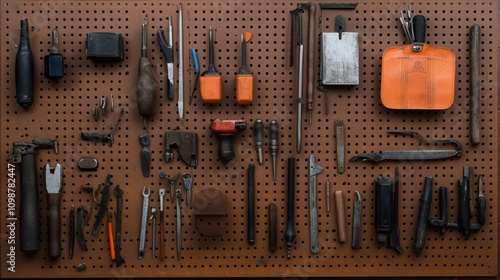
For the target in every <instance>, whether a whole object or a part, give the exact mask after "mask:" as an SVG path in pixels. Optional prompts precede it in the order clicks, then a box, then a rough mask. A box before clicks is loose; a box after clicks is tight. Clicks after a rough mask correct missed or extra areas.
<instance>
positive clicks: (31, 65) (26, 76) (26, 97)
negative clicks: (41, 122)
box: [16, 19, 35, 107]
mask: <svg viewBox="0 0 500 280" xmlns="http://www.w3.org/2000/svg"><path fill="white" fill-rule="evenodd" d="M20 37H21V39H20V41H19V48H18V50H17V55H16V98H17V103H18V104H19V105H21V106H23V107H28V106H31V105H33V99H34V92H35V62H34V59H33V52H32V51H31V47H30V34H29V25H28V20H27V19H23V20H21V36H20Z"/></svg>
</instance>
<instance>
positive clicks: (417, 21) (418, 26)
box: [412, 15, 427, 43]
mask: <svg viewBox="0 0 500 280" xmlns="http://www.w3.org/2000/svg"><path fill="white" fill-rule="evenodd" d="M412 27H413V33H414V34H415V42H416V43H425V32H426V27H427V23H426V20H425V17H424V16H422V15H416V16H414V17H413V22H412Z"/></svg>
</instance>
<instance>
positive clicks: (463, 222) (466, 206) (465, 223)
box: [458, 179, 470, 237]
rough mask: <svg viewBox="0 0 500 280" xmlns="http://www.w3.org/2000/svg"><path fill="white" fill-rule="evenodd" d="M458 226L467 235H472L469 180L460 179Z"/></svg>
mask: <svg viewBox="0 0 500 280" xmlns="http://www.w3.org/2000/svg"><path fill="white" fill-rule="evenodd" d="M458 188H459V189H458V226H459V228H460V230H461V231H462V233H463V234H464V236H465V237H469V235H470V195H469V188H470V185H469V180H468V179H463V180H459V181H458Z"/></svg>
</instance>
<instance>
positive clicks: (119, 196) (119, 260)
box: [114, 185, 125, 267]
mask: <svg viewBox="0 0 500 280" xmlns="http://www.w3.org/2000/svg"><path fill="white" fill-rule="evenodd" d="M114 193H115V196H116V229H115V235H116V238H115V247H116V256H115V263H116V267H120V265H122V264H123V263H125V259H124V258H123V257H122V254H121V251H122V246H121V241H122V237H121V236H122V211H123V191H122V190H121V189H120V185H116V187H115V191H114Z"/></svg>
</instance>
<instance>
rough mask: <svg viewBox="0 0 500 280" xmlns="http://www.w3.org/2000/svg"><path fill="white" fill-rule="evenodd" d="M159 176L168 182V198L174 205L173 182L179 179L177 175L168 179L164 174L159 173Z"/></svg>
mask: <svg viewBox="0 0 500 280" xmlns="http://www.w3.org/2000/svg"><path fill="white" fill-rule="evenodd" d="M160 175H161V176H162V177H163V178H165V179H167V180H168V184H169V186H170V196H171V198H172V203H174V196H175V194H174V193H175V181H177V178H178V177H179V173H177V174H175V175H174V176H172V177H170V176H168V175H167V174H165V172H163V171H160Z"/></svg>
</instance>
